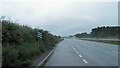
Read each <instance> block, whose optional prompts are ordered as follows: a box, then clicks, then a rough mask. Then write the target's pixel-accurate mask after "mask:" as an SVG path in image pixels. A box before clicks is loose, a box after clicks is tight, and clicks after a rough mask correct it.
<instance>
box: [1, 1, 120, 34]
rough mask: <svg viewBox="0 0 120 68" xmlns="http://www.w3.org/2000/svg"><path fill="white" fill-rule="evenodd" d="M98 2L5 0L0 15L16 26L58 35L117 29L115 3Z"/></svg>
mask: <svg viewBox="0 0 120 68" xmlns="http://www.w3.org/2000/svg"><path fill="white" fill-rule="evenodd" d="M86 1H87V0H86ZM99 1H100V0H97V2H96V1H95V0H93V1H91V2H89V1H87V2H81V1H78V0H76V1H68V0H65V1H63V0H62V1H60V0H58V1H55V0H51V1H48V0H45V1H41V0H40V2H35V1H33V2H26V1H23V2H17V1H16V2H15V1H14V0H13V2H12V1H11V2H7V0H6V2H0V3H1V5H2V7H0V8H1V9H2V11H0V13H2V14H0V15H1V16H7V17H8V18H10V19H11V20H12V21H16V22H17V23H18V24H20V25H28V26H31V27H32V28H39V29H43V30H47V31H49V32H50V33H52V34H54V35H60V36H70V35H74V34H77V33H83V32H87V33H89V32H91V29H92V28H95V27H98V26H99V27H101V26H118V2H117V1H118V0H116V1H113V0H111V1H108V0H106V1H107V2H106V1H101V2H99ZM8 10H9V12H7V11H8ZM88 11H89V12H88Z"/></svg>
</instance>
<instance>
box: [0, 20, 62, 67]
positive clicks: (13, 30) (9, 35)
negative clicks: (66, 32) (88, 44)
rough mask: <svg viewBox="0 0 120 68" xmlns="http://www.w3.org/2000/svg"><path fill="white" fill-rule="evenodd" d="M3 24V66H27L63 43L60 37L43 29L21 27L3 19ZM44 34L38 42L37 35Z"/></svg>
mask: <svg viewBox="0 0 120 68" xmlns="http://www.w3.org/2000/svg"><path fill="white" fill-rule="evenodd" d="M0 24H2V66H3V67H4V66H26V65H28V64H30V63H31V61H32V59H33V58H34V57H36V56H38V55H41V54H43V53H45V52H46V51H48V50H49V49H51V48H52V47H54V46H55V44H56V43H58V42H59V41H61V40H62V39H61V37H60V36H56V35H53V34H51V33H49V32H48V31H44V30H42V29H37V28H34V29H33V28H31V27H29V26H26V25H19V24H17V23H15V22H12V21H10V20H4V19H1V21H0ZM39 30H40V31H42V32H43V36H42V37H43V39H41V40H39V41H38V38H37V35H36V33H37V32H38V31H39Z"/></svg>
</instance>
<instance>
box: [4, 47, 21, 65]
mask: <svg viewBox="0 0 120 68" xmlns="http://www.w3.org/2000/svg"><path fill="white" fill-rule="evenodd" d="M2 50H3V55H2V56H3V57H2V61H3V62H2V64H3V66H4V65H5V66H6V65H7V66H14V63H15V62H16V61H17V60H18V56H19V54H18V50H16V49H14V48H13V47H11V46H10V45H7V46H5V47H3V48H2Z"/></svg>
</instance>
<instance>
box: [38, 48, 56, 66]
mask: <svg viewBox="0 0 120 68" xmlns="http://www.w3.org/2000/svg"><path fill="white" fill-rule="evenodd" d="M53 50H54V49H53ZM53 50H52V51H51V52H50V53H49V54H48V55H47V56H46V57H45V58H44V59H43V60H42V61H41V62H40V63H39V64H38V65H37V67H39V66H41V64H42V63H43V62H44V61H45V60H46V59H47V58H48V57H49V56H50V55H51V54H52V52H53Z"/></svg>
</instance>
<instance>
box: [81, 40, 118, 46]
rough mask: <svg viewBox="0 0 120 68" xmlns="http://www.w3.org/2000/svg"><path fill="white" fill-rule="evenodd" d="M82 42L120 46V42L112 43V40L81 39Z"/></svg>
mask: <svg viewBox="0 0 120 68" xmlns="http://www.w3.org/2000/svg"><path fill="white" fill-rule="evenodd" d="M82 40H87V41H95V42H103V43H109V44H116V45H120V41H112V40H93V39H91V40H90V39H82Z"/></svg>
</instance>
